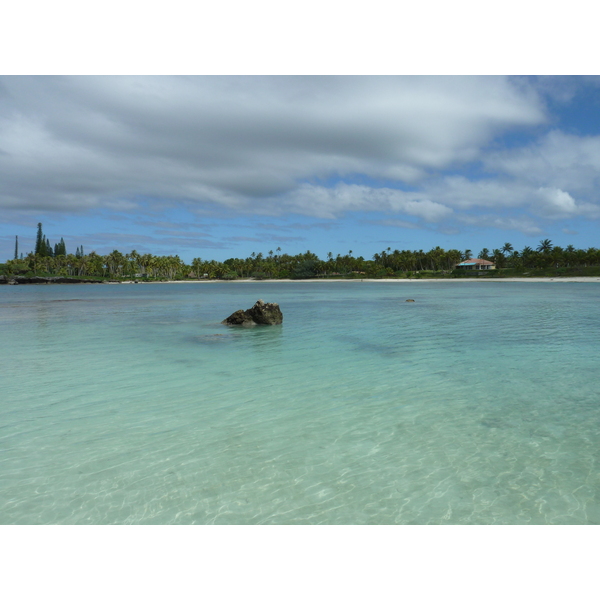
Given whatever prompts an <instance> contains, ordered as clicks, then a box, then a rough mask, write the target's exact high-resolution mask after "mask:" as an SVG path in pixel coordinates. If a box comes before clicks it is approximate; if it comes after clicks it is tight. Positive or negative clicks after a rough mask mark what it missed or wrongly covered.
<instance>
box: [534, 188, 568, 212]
mask: <svg viewBox="0 0 600 600" xmlns="http://www.w3.org/2000/svg"><path fill="white" fill-rule="evenodd" d="M537 193H538V195H539V196H540V198H541V199H542V200H543V202H544V205H543V208H542V209H546V210H547V211H548V215H549V216H564V215H565V214H574V213H575V212H577V205H576V204H575V200H573V197H572V196H571V194H569V193H568V192H563V191H562V190H559V189H557V188H544V187H541V188H539V190H538V191H537Z"/></svg>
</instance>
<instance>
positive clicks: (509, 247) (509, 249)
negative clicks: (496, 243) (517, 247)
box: [501, 242, 513, 255]
mask: <svg viewBox="0 0 600 600" xmlns="http://www.w3.org/2000/svg"><path fill="white" fill-rule="evenodd" d="M512 251H513V247H512V244H511V243H510V242H506V244H504V246H502V250H501V252H502V254H504V255H506V254H508V253H509V252H512Z"/></svg>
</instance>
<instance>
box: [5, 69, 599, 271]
mask: <svg viewBox="0 0 600 600" xmlns="http://www.w3.org/2000/svg"><path fill="white" fill-rule="evenodd" d="M599 183H600V79H598V78H594V77H577V76H568V77H558V76H545V77H523V76H518V77H503V76H481V77H479V76H426V77H420V76H382V77H378V76H337V77H332V76H315V77H311V76H289V77H288V76H191V77H179V76H146V77H130V76H114V77H113V76H83V77H79V76H58V77H56V76H19V77H17V76H3V77H0V261H4V260H6V259H9V258H12V256H13V253H14V242H15V236H16V235H18V236H19V248H20V251H23V252H24V253H26V252H28V251H30V250H32V249H33V245H34V239H35V233H36V224H37V223H38V222H42V223H43V226H44V233H45V234H46V235H47V237H49V238H50V240H51V242H52V243H55V242H58V241H59V239H60V237H63V238H64V239H65V242H66V245H67V250H68V251H72V252H74V250H75V247H76V246H79V245H83V246H84V249H85V250H86V252H89V251H92V250H95V251H97V252H99V253H107V252H110V251H112V250H113V249H114V248H118V249H119V250H121V251H122V252H130V251H131V250H133V249H134V248H135V249H136V250H138V252H141V253H144V252H151V253H153V254H179V256H180V257H181V258H183V259H184V260H187V261H190V260H191V259H192V258H193V257H197V256H200V257H201V258H203V259H216V260H224V259H226V258H228V257H231V256H248V255H249V254H250V253H252V252H257V253H258V252H263V253H267V252H268V251H269V250H276V249H277V248H281V250H282V252H287V253H290V254H293V253H297V252H305V251H306V250H309V249H310V250H311V251H313V252H316V253H317V254H318V255H319V256H321V257H322V258H324V257H325V255H326V254H327V253H328V252H333V253H334V254H337V253H342V254H345V253H346V252H348V251H349V250H352V251H353V253H354V254H355V255H362V256H364V257H365V258H371V257H372V255H373V254H374V253H375V252H379V251H381V250H382V249H384V248H387V247H388V246H391V247H392V248H399V249H403V248H406V249H412V250H418V249H424V250H428V249H430V248H431V247H433V246H436V245H440V246H442V247H444V248H446V249H449V248H458V249H461V250H464V249H467V248H469V249H472V250H473V251H474V252H475V253H477V252H479V250H481V248H482V247H488V248H490V249H492V248H497V247H500V246H502V245H503V244H504V243H505V242H511V243H512V244H513V246H514V247H515V248H516V249H521V248H523V247H524V246H526V245H529V246H532V247H536V246H537V245H538V243H539V240H540V239H543V238H550V239H551V240H552V241H553V242H554V244H556V245H562V246H566V245H568V244H573V245H574V246H575V247H581V248H587V247H589V246H595V247H598V246H600V236H599V235H598V231H599V226H600V193H599V189H600V188H599Z"/></svg>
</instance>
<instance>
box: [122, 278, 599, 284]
mask: <svg viewBox="0 0 600 600" xmlns="http://www.w3.org/2000/svg"><path fill="white" fill-rule="evenodd" d="M336 281H340V282H349V281H354V282H357V283H361V282H369V283H378V282H381V283H425V282H429V281H433V282H436V283H437V282H440V283H442V282H456V281H460V282H464V283H473V282H482V281H488V282H495V283H499V282H502V281H507V282H511V283H516V282H528V281H530V282H534V283H561V282H562V283H588V282H593V283H600V277H494V278H488V277H485V278H483V277H482V278H481V279H475V278H473V279H471V278H469V279H467V278H452V279H450V278H439V279H436V278H434V277H430V278H426V279H425V278H424V279H419V278H412V279H391V278H390V279H368V278H364V279H354V278H352V279H326V278H324V279H316V278H315V279H234V280H231V281H225V280H222V279H190V280H185V281H181V280H180V281H140V282H139V283H143V284H153V283H280V282H290V283H330V282H336ZM114 283H116V284H118V283H137V282H135V281H122V282H114Z"/></svg>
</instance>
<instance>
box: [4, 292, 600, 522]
mask: <svg viewBox="0 0 600 600" xmlns="http://www.w3.org/2000/svg"><path fill="white" fill-rule="evenodd" d="M259 298H260V299H263V300H264V301H265V302H277V303H279V305H280V307H281V310H282V312H283V315H284V322H283V324H282V325H280V326H272V327H255V328H231V327H227V326H224V325H222V324H221V323H220V322H221V321H222V320H223V319H224V318H225V317H227V316H228V315H229V314H231V313H232V312H234V311H235V310H237V309H240V308H243V309H246V308H249V307H250V306H252V305H253V304H254V303H255V302H256V300H258V299H259ZM407 299H414V300H415V302H406V300H407ZM599 325H600V284H598V283H563V282H560V283H559V282H556V283H547V282H544V283H534V282H527V281H524V282H515V283H510V282H503V281H486V282H484V281H473V282H471V281H469V282H465V281H416V282H366V281H364V282H361V281H348V282H341V281H333V282H327V281H314V282H215V283H212V282H211V283H195V284H192V283H190V284H141V285H20V286H0V331H1V334H0V336H1V337H0V340H1V343H0V523H1V524H350V525H351V524H388V525H391V524H600V385H599V383H600V381H599V380H600V377H599V367H598V364H599V360H598V359H599V357H600V335H599Z"/></svg>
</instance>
